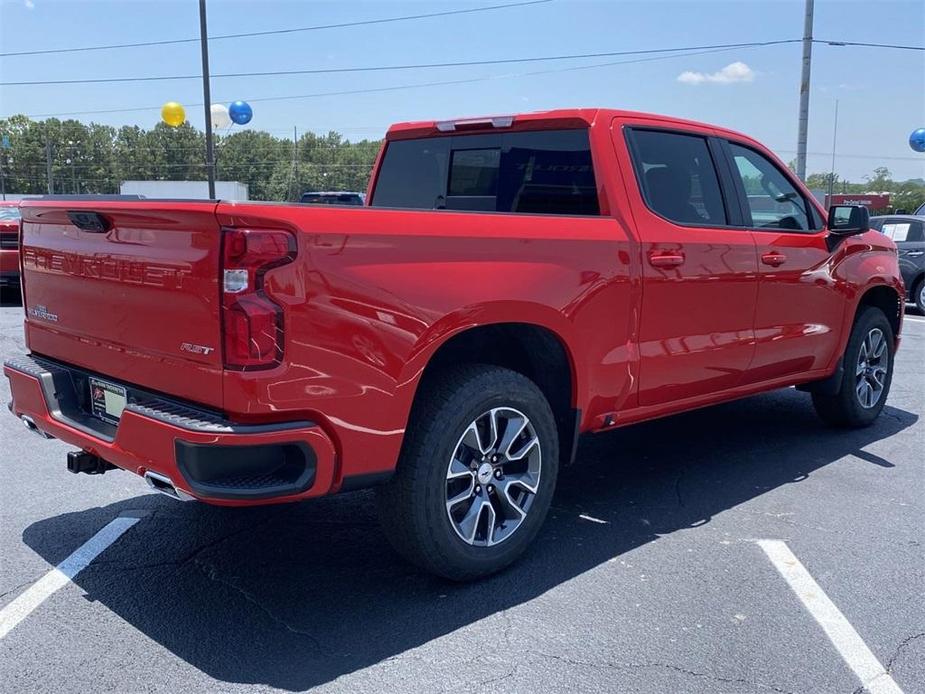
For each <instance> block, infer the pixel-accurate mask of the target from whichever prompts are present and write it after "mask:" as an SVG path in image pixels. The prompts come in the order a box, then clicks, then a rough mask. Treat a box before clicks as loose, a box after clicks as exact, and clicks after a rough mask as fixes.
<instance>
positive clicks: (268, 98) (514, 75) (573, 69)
mask: <svg viewBox="0 0 925 694" xmlns="http://www.w3.org/2000/svg"><path fill="white" fill-rule="evenodd" d="M731 50H737V49H736V48H719V49H714V50H705V51H694V52H690V53H672V54H670V55H659V56H654V57H648V58H637V59H633V60H615V61H607V62H604V63H592V64H590V65H574V66H571V67H563V68H553V69H550V70H532V71H530V72H520V73H507V74H501V75H488V76H484V77H467V78H463V79H454V80H438V81H432V82H417V83H412V84H399V85H391V86H387V87H371V88H365V89H347V90H339V91H329V92H315V93H311V94H290V95H282V96H265V97H256V98H251V99H248V102H250V103H261V102H271V101H296V100H301V99H316V98H321V97H326V96H351V95H358V94H379V93H383V92H394V91H403V90H406V89H422V88H428V87H444V86H456V85H461V84H474V83H477V82H489V81H492V80H498V79H511V78H518V77H534V76H538V75H551V74H558V73H562V72H576V71H579V70H593V69H598V68H602V67H612V66H615V65H634V64H638V63H647V62H656V61H660V60H673V59H675V58H689V57H692V56H697V55H708V54H712V53H724V52H727V51H731ZM227 100H228V99H216V101H227ZM186 105H187V106H188V107H190V108H193V107H196V106H202V104H201V103H189V104H186ZM160 108H161V105H160V104H157V105H155V106H135V107H130V108H108V109H96V110H91V111H65V112H58V113H34V114H24V115H26V117H27V118H32V119H38V118H55V117H59V116H86V115H90V116H92V115H102V114H110V113H132V112H138V111H157V110H159V109H160ZM2 117H6V118H8V117H9V116H0V118H2Z"/></svg>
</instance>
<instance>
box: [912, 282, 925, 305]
mask: <svg viewBox="0 0 925 694" xmlns="http://www.w3.org/2000/svg"><path fill="white" fill-rule="evenodd" d="M912 301H913V302H914V303H915V307H916V308H917V309H918V310H919V312H921V313H925V277H919V281H918V282H916V283H915V287H914V288H913V289H912Z"/></svg>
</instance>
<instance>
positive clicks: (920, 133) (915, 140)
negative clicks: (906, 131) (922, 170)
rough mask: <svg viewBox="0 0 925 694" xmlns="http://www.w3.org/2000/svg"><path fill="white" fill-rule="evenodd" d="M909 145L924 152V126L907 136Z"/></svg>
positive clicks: (917, 150)
mask: <svg viewBox="0 0 925 694" xmlns="http://www.w3.org/2000/svg"><path fill="white" fill-rule="evenodd" d="M909 146H910V147H911V148H912V149H914V150H915V151H916V152H925V128H919V129H918V130H913V131H912V134H911V135H910V136H909Z"/></svg>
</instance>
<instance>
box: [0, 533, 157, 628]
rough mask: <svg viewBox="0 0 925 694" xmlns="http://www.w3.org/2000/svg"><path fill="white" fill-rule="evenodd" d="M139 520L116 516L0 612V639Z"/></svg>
mask: <svg viewBox="0 0 925 694" xmlns="http://www.w3.org/2000/svg"><path fill="white" fill-rule="evenodd" d="M140 520H141V518H138V517H130V516H119V517H118V518H115V519H114V520H112V521H110V522H109V523H108V524H107V525H106V526H105V527H104V528H103V529H102V530H100V531H99V532H98V533H97V534H96V535H94V536H93V537H91V538H90V539H89V540H87V541H86V542H85V543H84V544H82V545H81V546H80V547H78V548H77V551H75V552H74V553H73V554H72V555H71V556H69V557H68V558H67V559H65V560H64V561H63V562H61V563H60V564H58V566H56V567H55V568H54V569H52V570H51V571H49V572H48V573H47V574H45V575H44V576H42V578H40V579H39V580H38V581H37V582H36V583H34V584H33V585H32V586H31V587H30V588H29V589H28V590H27V591H25V592H24V593H23V594H22V595H20V596H19V597H18V598H16V599H15V600H13V602H11V603H10V604H9V605H7V606H6V607H4V608H3V609H2V610H0V639H2V638H4V637H5V636H6V635H7V634H9V633H10V631H12V630H13V629H14V628H15V627H16V625H17V624H19V623H20V622H21V621H22V620H24V619H25V618H26V617H28V616H29V615H30V614H31V613H32V611H33V610H35V608H37V607H38V606H39V605H41V604H42V603H43V602H44V601H45V600H46V599H47V598H49V597H51V595H53V594H54V593H55V592H57V591H58V590H60V589H61V588H63V587H64V586H66V585H67V584H68V583H69V582H70V581H71V579H73V578H74V577H75V576H76V575H77V574H79V573H80V572H81V571H83V570H84V569H85V568H87V565H88V564H89V563H90V562H91V561H93V560H94V559H96V558H97V557H98V556H99V554H100V553H101V552H102V551H103V550H105V549H106V548H107V547H109V545H111V544H112V543H113V542H115V541H116V540H118V539H119V538H120V537H121V536H122V534H123V533H124V532H125V531H126V530H128V529H129V528H131V527H132V526H133V525H135V523H137V522H138V521H140Z"/></svg>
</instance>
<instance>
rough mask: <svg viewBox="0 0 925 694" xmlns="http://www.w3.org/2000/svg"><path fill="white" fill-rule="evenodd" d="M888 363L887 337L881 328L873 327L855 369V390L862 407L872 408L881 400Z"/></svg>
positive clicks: (862, 347) (862, 344)
mask: <svg viewBox="0 0 925 694" xmlns="http://www.w3.org/2000/svg"><path fill="white" fill-rule="evenodd" d="M888 364H889V354H888V353H887V344H886V337H885V336H884V335H883V331H882V330H881V329H880V328H873V329H871V331H870V332H868V333H867V335H866V337H865V338H864V341H863V342H862V343H861V349H860V351H859V353H858V363H857V368H856V369H855V392H856V393H857V396H858V402H860V403H861V406H862V407H865V408H867V409H870V408H871V407H873V406H874V405H876V404H877V403H878V402H879V401H880V398H881V396H882V395H883V389H884V386H885V384H886V370H887V366H888Z"/></svg>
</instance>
